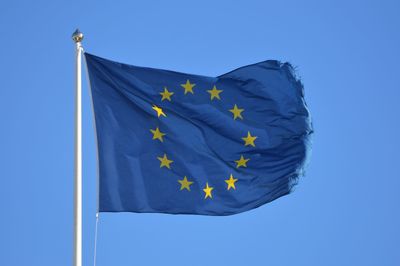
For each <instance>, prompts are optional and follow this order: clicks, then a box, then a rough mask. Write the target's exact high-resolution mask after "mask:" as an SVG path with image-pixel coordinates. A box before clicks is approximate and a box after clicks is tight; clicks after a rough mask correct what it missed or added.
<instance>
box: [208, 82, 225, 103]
mask: <svg viewBox="0 0 400 266" xmlns="http://www.w3.org/2000/svg"><path fill="white" fill-rule="evenodd" d="M207 92H208V93H209V94H210V95H211V100H213V99H214V98H217V99H218V100H221V98H220V97H219V94H220V93H221V92H223V90H218V89H217V87H216V86H215V85H214V87H213V88H212V90H208V91H207Z"/></svg>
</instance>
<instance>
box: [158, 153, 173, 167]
mask: <svg viewBox="0 0 400 266" xmlns="http://www.w3.org/2000/svg"><path fill="white" fill-rule="evenodd" d="M157 159H158V160H160V162H161V164H160V168H161V167H167V168H168V169H171V166H170V164H171V163H173V162H174V161H172V160H168V158H167V155H166V154H165V153H164V157H157Z"/></svg>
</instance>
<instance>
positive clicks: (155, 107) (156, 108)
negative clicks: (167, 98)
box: [153, 105, 167, 117]
mask: <svg viewBox="0 0 400 266" xmlns="http://www.w3.org/2000/svg"><path fill="white" fill-rule="evenodd" d="M153 110H155V111H156V112H157V116H158V117H160V115H162V116H167V115H166V114H164V112H163V110H162V109H161V108H160V107H158V106H155V105H153Z"/></svg>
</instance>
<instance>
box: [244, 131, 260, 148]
mask: <svg viewBox="0 0 400 266" xmlns="http://www.w3.org/2000/svg"><path fill="white" fill-rule="evenodd" d="M256 138H257V137H256V136H252V135H250V132H247V137H244V138H242V140H244V142H245V143H244V146H247V145H251V146H253V147H255V146H256V145H255V144H254V141H255V140H256Z"/></svg>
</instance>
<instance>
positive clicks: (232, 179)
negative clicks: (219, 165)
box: [225, 174, 238, 190]
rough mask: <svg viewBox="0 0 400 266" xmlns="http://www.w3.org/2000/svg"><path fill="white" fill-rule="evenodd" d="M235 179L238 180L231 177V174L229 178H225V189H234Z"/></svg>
mask: <svg viewBox="0 0 400 266" xmlns="http://www.w3.org/2000/svg"><path fill="white" fill-rule="evenodd" d="M236 181H238V180H237V179H235V178H233V175H232V174H231V177H230V178H229V179H226V180H225V182H226V183H227V184H228V188H227V190H230V189H231V188H233V189H236V187H235V182H236Z"/></svg>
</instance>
